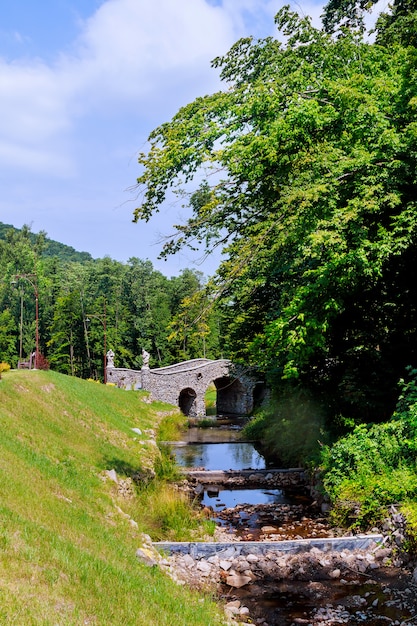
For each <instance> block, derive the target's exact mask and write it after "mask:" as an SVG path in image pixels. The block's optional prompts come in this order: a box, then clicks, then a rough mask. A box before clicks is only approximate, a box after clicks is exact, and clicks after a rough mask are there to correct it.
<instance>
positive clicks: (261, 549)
mask: <svg viewBox="0 0 417 626" xmlns="http://www.w3.org/2000/svg"><path fill="white" fill-rule="evenodd" d="M382 543H383V536H382V535H379V534H375V535H355V536H352V537H329V538H327V539H326V538H325V539H295V540H291V541H232V542H214V541H213V542H204V543H203V542H201V543H200V542H188V541H184V542H181V541H179V542H175V543H174V542H169V541H155V542H154V543H153V546H154V547H155V548H156V549H157V550H158V552H162V553H164V554H168V555H173V554H189V555H190V556H191V557H193V558H194V559H207V558H209V557H211V556H215V555H219V556H221V555H224V554H229V553H230V556H231V555H233V556H238V555H239V556H247V555H249V554H256V555H258V556H262V555H264V554H268V553H276V554H279V553H286V554H289V553H290V554H299V553H301V552H310V551H311V550H312V549H313V548H316V549H317V550H320V551H321V552H341V551H342V550H349V551H352V550H367V549H368V548H369V547H371V546H372V545H375V544H376V545H378V544H382Z"/></svg>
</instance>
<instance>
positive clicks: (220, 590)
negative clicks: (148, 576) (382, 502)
mask: <svg viewBox="0 0 417 626" xmlns="http://www.w3.org/2000/svg"><path fill="white" fill-rule="evenodd" d="M265 530H269V529H265ZM328 530H329V529H328ZM273 534H274V533H267V532H265V537H264V538H263V541H265V540H267V541H268V543H269V542H270V540H271V535H273ZM332 534H333V536H337V535H340V534H341V533H340V531H337V530H334V531H333V533H332ZM404 535H405V529H404V525H403V519H402V516H401V515H399V514H398V513H397V512H396V511H395V509H393V510H392V515H391V518H390V519H389V520H387V522H386V523H385V525H384V535H383V539H382V541H381V540H379V541H371V543H370V544H369V545H368V546H367V547H366V549H363V548H362V549H353V550H351V549H342V550H337V551H336V550H331V549H329V547H328V546H325V547H323V549H320V548H317V547H312V548H311V549H309V550H308V551H304V552H299V553H294V552H293V551H291V552H285V551H282V550H280V549H278V550H276V549H273V548H271V549H270V550H268V549H267V550H265V551H264V552H262V553H260V552H259V551H258V550H252V553H251V550H250V549H249V548H248V546H249V544H248V543H247V542H245V541H243V540H242V538H241V537H239V536H237V535H231V534H230V533H228V532H226V531H225V530H224V529H222V528H221V527H218V528H217V529H216V533H215V537H214V541H217V542H228V545H227V547H225V548H224V549H220V550H217V551H216V552H215V553H214V554H211V556H207V555H206V556H197V555H196V554H194V555H192V554H190V553H186V554H184V553H182V554H181V553H180V552H178V553H174V554H171V555H170V556H163V555H161V554H160V553H159V552H157V551H156V550H155V547H154V546H153V544H152V543H151V542H150V540H149V538H146V537H145V539H144V544H143V546H142V548H140V549H139V550H138V553H137V556H138V558H139V559H141V560H144V561H145V562H148V564H149V565H158V566H159V567H161V568H163V569H164V570H165V571H166V572H167V573H168V574H169V575H170V576H171V577H172V578H173V579H174V580H175V581H176V582H177V583H178V584H186V585H188V586H190V587H194V588H197V589H209V590H211V591H213V592H215V593H216V594H217V596H218V597H219V599H220V600H221V601H222V602H223V604H224V607H225V613H226V616H227V619H228V620H229V621H230V622H231V623H233V622H238V623H252V624H259V626H297V625H299V624H305V625H309V626H335V625H337V624H348V625H352V626H355V625H363V624H366V625H367V626H387V625H388V626H400V625H401V626H417V568H415V565H413V564H412V563H406V562H405V557H404V556H402V552H401V543H402V542H403V540H404ZM327 536H329V535H327ZM346 539H347V541H348V543H349V538H348V537H347V538H346ZM281 540H282V538H281ZM252 545H253V544H252ZM276 545H277V547H278V544H276Z"/></svg>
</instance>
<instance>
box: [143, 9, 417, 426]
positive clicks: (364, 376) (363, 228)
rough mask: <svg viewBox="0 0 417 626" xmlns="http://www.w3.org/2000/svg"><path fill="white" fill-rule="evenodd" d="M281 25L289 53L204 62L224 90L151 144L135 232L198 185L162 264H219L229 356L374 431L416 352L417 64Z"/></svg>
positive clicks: (407, 55) (194, 106)
mask: <svg viewBox="0 0 417 626" xmlns="http://www.w3.org/2000/svg"><path fill="white" fill-rule="evenodd" d="M276 23H277V26H278V29H279V30H280V32H281V33H282V34H283V35H284V36H285V43H284V42H280V41H278V40H277V39H274V38H267V39H263V40H260V41H254V40H252V39H242V40H240V41H238V42H237V43H236V44H235V45H234V46H233V47H232V48H231V50H230V51H229V53H228V54H226V55H225V56H224V57H221V58H218V59H215V60H214V62H213V65H214V67H217V68H220V70H221V74H220V75H221V78H222V80H223V81H224V82H225V83H226V84H227V89H226V90H224V91H220V92H218V93H215V94H212V95H208V96H205V97H204V98H198V99H197V100H195V101H194V102H192V103H190V104H189V105H187V106H185V107H183V108H182V109H180V110H179V111H178V113H177V114H176V115H175V116H174V117H173V119H172V120H171V121H170V122H167V123H165V124H163V125H162V126H160V127H159V128H157V129H155V130H154V131H153V132H152V133H151V135H150V137H149V142H150V147H149V151H148V152H147V153H142V154H141V155H140V157H139V163H140V164H141V166H142V167H143V170H142V173H141V175H140V177H139V178H138V189H139V192H140V193H141V194H142V195H141V199H142V203H141V205H140V206H139V207H138V208H137V209H136V212H135V219H145V220H148V219H150V217H151V215H152V214H153V213H154V212H156V211H158V209H159V206H160V204H161V203H162V202H163V201H164V199H165V197H166V194H167V193H168V191H169V190H170V189H171V188H176V187H181V185H186V187H187V189H189V188H190V187H192V185H193V184H194V189H193V190H192V191H191V192H190V202H189V204H190V207H191V208H192V216H191V217H190V218H189V219H188V221H187V222H186V223H185V224H183V225H180V226H177V233H176V236H175V237H173V238H172V239H171V240H170V241H168V242H167V244H166V245H165V247H164V250H163V252H162V254H169V253H171V252H175V251H176V250H178V249H179V248H180V247H181V246H184V245H188V246H191V247H195V246H196V245H200V244H204V245H205V246H206V249H207V250H208V251H210V249H212V248H213V246H222V247H223V248H224V252H225V255H226V260H225V261H224V262H223V263H222V265H221V266H220V268H219V271H218V273H217V275H216V276H215V277H214V278H213V280H212V281H211V286H212V289H213V293H214V295H215V297H216V298H218V299H223V301H224V302H225V303H227V304H229V305H230V308H229V311H230V312H229V313H227V310H225V307H224V311H225V316H226V317H228V318H229V319H230V318H231V317H233V320H234V322H233V328H232V333H233V335H232V336H229V338H228V339H229V341H231V343H232V344H233V345H232V348H233V349H234V351H235V352H237V353H238V354H239V355H240V357H241V358H242V359H246V360H251V361H252V362H253V363H258V364H259V363H260V364H262V365H263V366H264V367H265V369H266V370H267V371H268V372H270V373H271V375H274V376H275V379H281V380H282V379H287V380H299V381H304V383H305V384H307V385H312V384H314V385H316V386H320V387H321V389H326V390H327V392H328V393H329V396H330V397H331V399H332V402H333V411H334V412H336V413H337V412H338V411H341V410H342V411H343V412H344V413H345V414H347V415H354V416H355V417H358V418H360V417H361V412H363V414H365V415H366V417H367V418H369V417H372V418H375V417H376V415H377V414H378V411H379V410H380V407H381V405H384V404H385V406H386V407H387V408H386V410H389V408H390V406H392V403H393V402H394V397H395V394H396V381H397V378H398V377H399V372H401V371H402V369H403V368H404V367H405V365H406V364H407V362H412V360H413V359H414V358H415V356H416V351H417V337H416V333H415V331H414V330H413V329H414V326H415V324H414V322H412V317H413V315H414V312H415V308H416V304H415V303H416V302H417V292H416V286H415V283H413V282H412V281H406V279H405V277H404V274H403V272H410V271H413V270H412V269H411V268H413V267H414V266H415V262H416V250H417V249H416V243H417V238H416V237H417V213H416V200H415V198H416V193H415V192H416V188H415V175H414V173H415V171H416V137H417V130H416V129H417V126H416V124H415V121H414V120H415V106H416V102H417V99H416V95H417V94H416V84H417V83H416V81H415V80H410V76H411V77H412V76H414V67H415V63H414V52H413V51H412V50H411V51H410V50H409V49H406V48H403V47H402V46H396V47H394V48H392V49H391V48H390V49H388V48H387V47H384V46H381V45H378V44H370V43H365V42H363V41H362V40H361V37H360V35H359V34H358V33H356V32H351V31H345V33H344V36H343V37H340V38H338V39H335V38H333V37H332V36H331V35H329V34H327V33H326V32H324V31H322V30H318V29H315V28H313V27H312V26H311V23H310V20H309V19H308V18H299V17H298V16H297V15H296V14H294V13H292V12H291V11H290V10H289V8H288V7H284V8H283V9H282V10H281V11H280V12H279V13H278V15H277V17H276ZM204 173H206V177H205V180H204V181H203V183H201V179H202V176H203V174H204ZM399 279H400V280H399ZM405 283H407V284H405ZM398 288H400V289H401V291H400V293H398ZM397 305H399V310H400V311H402V313H403V314H400V313H399V312H398V310H397V311H396V307H397ZM407 310H408V311H410V314H409V315H408V314H406V311H407ZM404 325H407V327H406V328H405V326H404ZM401 337H407V341H406V340H404V339H402V340H401V341H400V345H398V344H397V342H398V339H399V338H401ZM352 389H354V390H355V394H356V395H355V394H351V395H349V392H350V391H352ZM340 394H343V395H342V397H340ZM364 399H365V400H366V403H365V407H364V406H363V401H364ZM362 418H363V415H362Z"/></svg>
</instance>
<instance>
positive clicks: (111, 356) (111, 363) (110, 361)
mask: <svg viewBox="0 0 417 626" xmlns="http://www.w3.org/2000/svg"><path fill="white" fill-rule="evenodd" d="M107 367H114V352H113V350H109V351H108V352H107Z"/></svg>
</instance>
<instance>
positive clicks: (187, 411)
mask: <svg viewBox="0 0 417 626" xmlns="http://www.w3.org/2000/svg"><path fill="white" fill-rule="evenodd" d="M196 399H197V393H196V391H195V389H191V387H186V388H185V389H182V390H181V391H180V395H179V396H178V406H179V408H180V409H181V411H182V412H183V413H184V415H187V417H188V416H194V415H196V414H197V402H196Z"/></svg>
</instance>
